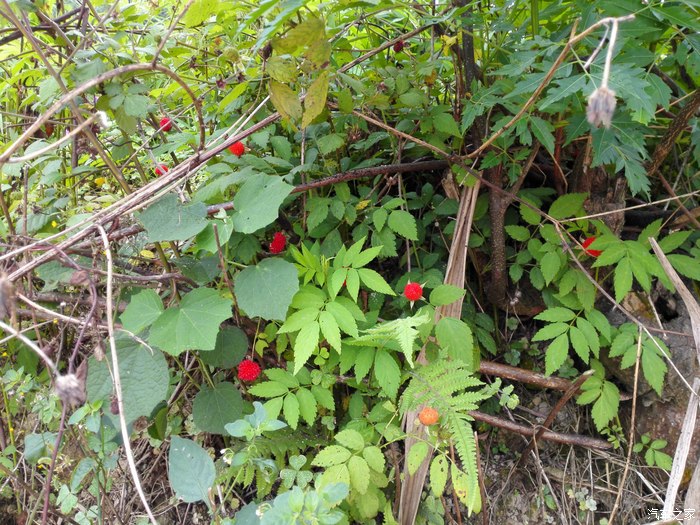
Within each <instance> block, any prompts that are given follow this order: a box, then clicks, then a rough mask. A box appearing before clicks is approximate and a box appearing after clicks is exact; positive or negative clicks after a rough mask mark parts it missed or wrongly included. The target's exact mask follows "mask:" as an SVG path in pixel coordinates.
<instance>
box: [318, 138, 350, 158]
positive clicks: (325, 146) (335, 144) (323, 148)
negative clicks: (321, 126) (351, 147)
mask: <svg viewBox="0 0 700 525" xmlns="http://www.w3.org/2000/svg"><path fill="white" fill-rule="evenodd" d="M343 144H345V138H344V137H343V136H342V135H339V134H338V133H331V134H329V135H324V136H322V137H318V138H317V139H316V145H317V146H318V151H320V152H321V154H322V155H328V154H330V153H333V152H334V151H335V150H337V149H340V148H342V147H343Z"/></svg>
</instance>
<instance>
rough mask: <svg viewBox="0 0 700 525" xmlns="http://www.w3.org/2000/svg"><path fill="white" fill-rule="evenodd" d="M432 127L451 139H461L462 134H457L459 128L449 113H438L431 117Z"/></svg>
mask: <svg viewBox="0 0 700 525" xmlns="http://www.w3.org/2000/svg"><path fill="white" fill-rule="evenodd" d="M433 126H435V129H436V130H437V131H439V132H441V133H447V134H448V135H452V136H453V137H461V136H462V134H461V133H460V132H459V127H458V126H457V123H456V122H455V119H454V118H453V117H452V115H450V114H449V113H438V114H437V115H435V116H434V117H433Z"/></svg>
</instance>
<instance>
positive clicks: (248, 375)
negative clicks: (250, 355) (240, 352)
mask: <svg viewBox="0 0 700 525" xmlns="http://www.w3.org/2000/svg"><path fill="white" fill-rule="evenodd" d="M258 377H260V365H259V364H258V363H256V362H255V361H253V360H252V359H246V360H244V361H241V362H240V363H239V364H238V379H240V380H241V381H255V380H256V379H257V378H258Z"/></svg>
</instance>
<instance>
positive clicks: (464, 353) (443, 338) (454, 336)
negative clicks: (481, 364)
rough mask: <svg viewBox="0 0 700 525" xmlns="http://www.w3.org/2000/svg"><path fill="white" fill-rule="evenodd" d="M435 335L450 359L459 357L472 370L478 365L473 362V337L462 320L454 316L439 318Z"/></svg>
mask: <svg viewBox="0 0 700 525" xmlns="http://www.w3.org/2000/svg"><path fill="white" fill-rule="evenodd" d="M435 336H436V337H437V340H438V342H439V343H440V346H441V347H442V348H443V349H445V350H447V353H448V355H449V356H450V357H451V358H452V359H461V360H462V361H464V362H465V363H467V364H468V365H469V369H470V370H472V371H474V370H476V368H478V365H477V364H476V363H474V355H473V352H472V349H473V347H474V337H473V336H472V331H471V329H470V328H469V326H468V325H467V324H466V323H465V322H464V321H462V320H460V319H455V318H454V317H443V318H441V319H440V320H439V321H438V323H437V325H436V326H435Z"/></svg>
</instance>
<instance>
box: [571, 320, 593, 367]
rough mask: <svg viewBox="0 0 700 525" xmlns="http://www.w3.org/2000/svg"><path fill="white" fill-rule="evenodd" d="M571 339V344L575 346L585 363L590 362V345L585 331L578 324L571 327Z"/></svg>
mask: <svg viewBox="0 0 700 525" xmlns="http://www.w3.org/2000/svg"><path fill="white" fill-rule="evenodd" d="M569 339H570V340H571V346H572V347H573V348H574V350H575V351H576V353H577V354H578V356H579V357H580V358H581V359H582V360H583V362H584V363H588V357H589V355H590V352H591V350H590V348H589V347H588V340H587V339H586V336H585V335H584V334H583V332H582V331H581V330H579V329H578V328H577V327H576V326H572V327H571V328H569Z"/></svg>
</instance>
